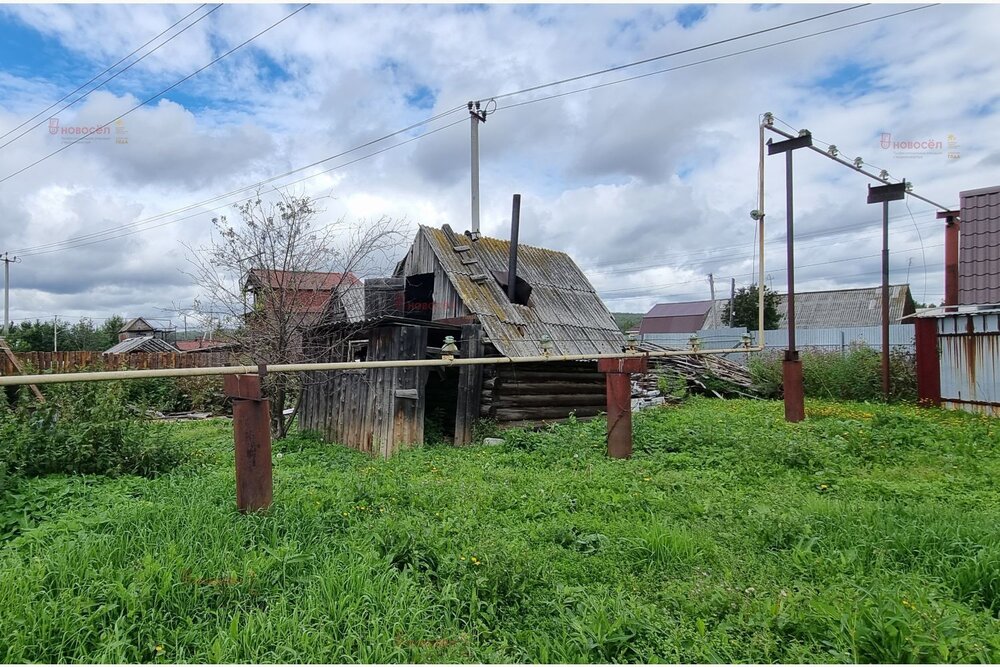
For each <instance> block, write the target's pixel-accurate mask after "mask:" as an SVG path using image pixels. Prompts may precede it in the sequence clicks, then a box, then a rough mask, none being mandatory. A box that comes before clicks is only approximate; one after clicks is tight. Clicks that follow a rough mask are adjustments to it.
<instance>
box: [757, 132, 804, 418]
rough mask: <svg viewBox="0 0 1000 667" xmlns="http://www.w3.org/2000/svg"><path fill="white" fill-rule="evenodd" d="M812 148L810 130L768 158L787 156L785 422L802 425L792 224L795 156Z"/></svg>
mask: <svg viewBox="0 0 1000 667" xmlns="http://www.w3.org/2000/svg"><path fill="white" fill-rule="evenodd" d="M810 146H812V135H811V134H810V133H809V131H808V130H802V131H801V132H799V136H797V137H794V138H792V139H787V140H785V141H779V142H777V143H774V142H772V141H771V140H770V139H768V140H767V154H768V155H775V154H777V153H784V154H785V197H786V201H785V209H786V210H785V223H786V224H785V227H786V231H785V237H786V241H785V242H786V243H787V253H788V257H787V259H786V262H787V266H788V269H787V273H788V297H787V299H788V308H787V310H788V349H787V350H785V361H784V362H783V363H782V368H781V371H782V373H781V375H782V385H783V388H784V394H785V421H788V422H800V421H802V420H803V419H805V418H806V406H805V390H804V388H803V386H802V361H801V360H800V359H799V351H798V350H797V349H795V237H794V234H793V232H794V225H793V224H792V211H793V206H792V153H793V152H795V150H796V149H798V148H808V147H810Z"/></svg>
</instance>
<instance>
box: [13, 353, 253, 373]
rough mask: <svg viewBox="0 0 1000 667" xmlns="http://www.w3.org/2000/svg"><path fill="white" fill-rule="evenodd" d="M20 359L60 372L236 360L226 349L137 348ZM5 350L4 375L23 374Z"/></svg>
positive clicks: (26, 355)
mask: <svg viewBox="0 0 1000 667" xmlns="http://www.w3.org/2000/svg"><path fill="white" fill-rule="evenodd" d="M14 356H15V357H17V361H18V363H19V364H20V365H21V367H22V368H23V369H24V370H25V372H28V371H29V369H30V370H32V371H36V372H44V371H48V370H51V371H55V372H60V373H65V372H70V371H74V370H78V369H80V368H93V367H98V366H100V367H103V368H128V369H145V368H203V367H209V366H227V365H229V364H233V363H235V360H234V359H233V357H232V353H230V352H225V351H217V352H196V353H193V354H178V353H176V352H134V353H132V354H102V353H101V352H91V351H73V352H21V353H15V354H14ZM19 374H20V373H19V371H18V370H17V369H16V368H15V367H14V364H13V363H12V362H11V360H10V359H9V358H8V357H7V355H5V354H0V375H19Z"/></svg>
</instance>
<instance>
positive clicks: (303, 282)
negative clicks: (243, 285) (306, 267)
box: [250, 269, 361, 292]
mask: <svg viewBox="0 0 1000 667" xmlns="http://www.w3.org/2000/svg"><path fill="white" fill-rule="evenodd" d="M250 279H251V280H255V281H256V282H259V283H261V284H264V285H267V286H268V287H270V288H272V289H294V290H324V291H327V292H329V291H330V290H332V289H333V288H335V287H337V286H338V285H340V284H341V283H342V282H346V283H347V284H348V285H355V284H357V283H359V282H361V281H360V280H359V279H358V277H357V276H355V275H354V274H353V273H351V272H347V273H322V272H319V271H275V270H270V269H252V270H251V271H250Z"/></svg>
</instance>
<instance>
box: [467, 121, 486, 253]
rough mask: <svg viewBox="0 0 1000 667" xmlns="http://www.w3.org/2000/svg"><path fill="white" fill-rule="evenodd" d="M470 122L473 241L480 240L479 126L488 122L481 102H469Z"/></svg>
mask: <svg viewBox="0 0 1000 667" xmlns="http://www.w3.org/2000/svg"><path fill="white" fill-rule="evenodd" d="M469 121H470V123H471V126H470V127H471V128H472V240H473V241H478V240H479V124H480V123H485V122H486V113H485V112H484V111H481V110H480V108H479V102H469Z"/></svg>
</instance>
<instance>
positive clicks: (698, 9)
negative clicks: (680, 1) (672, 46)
mask: <svg viewBox="0 0 1000 667" xmlns="http://www.w3.org/2000/svg"><path fill="white" fill-rule="evenodd" d="M707 14H708V5H684V6H683V7H681V8H680V9H679V10H678V11H677V14H676V15H675V16H674V18H675V19H676V20H677V22H678V23H680V24H681V27H683V28H690V27H691V26H693V25H694V24H696V23H699V22H700V21H703V20H704V19H705V16H706V15H707Z"/></svg>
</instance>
